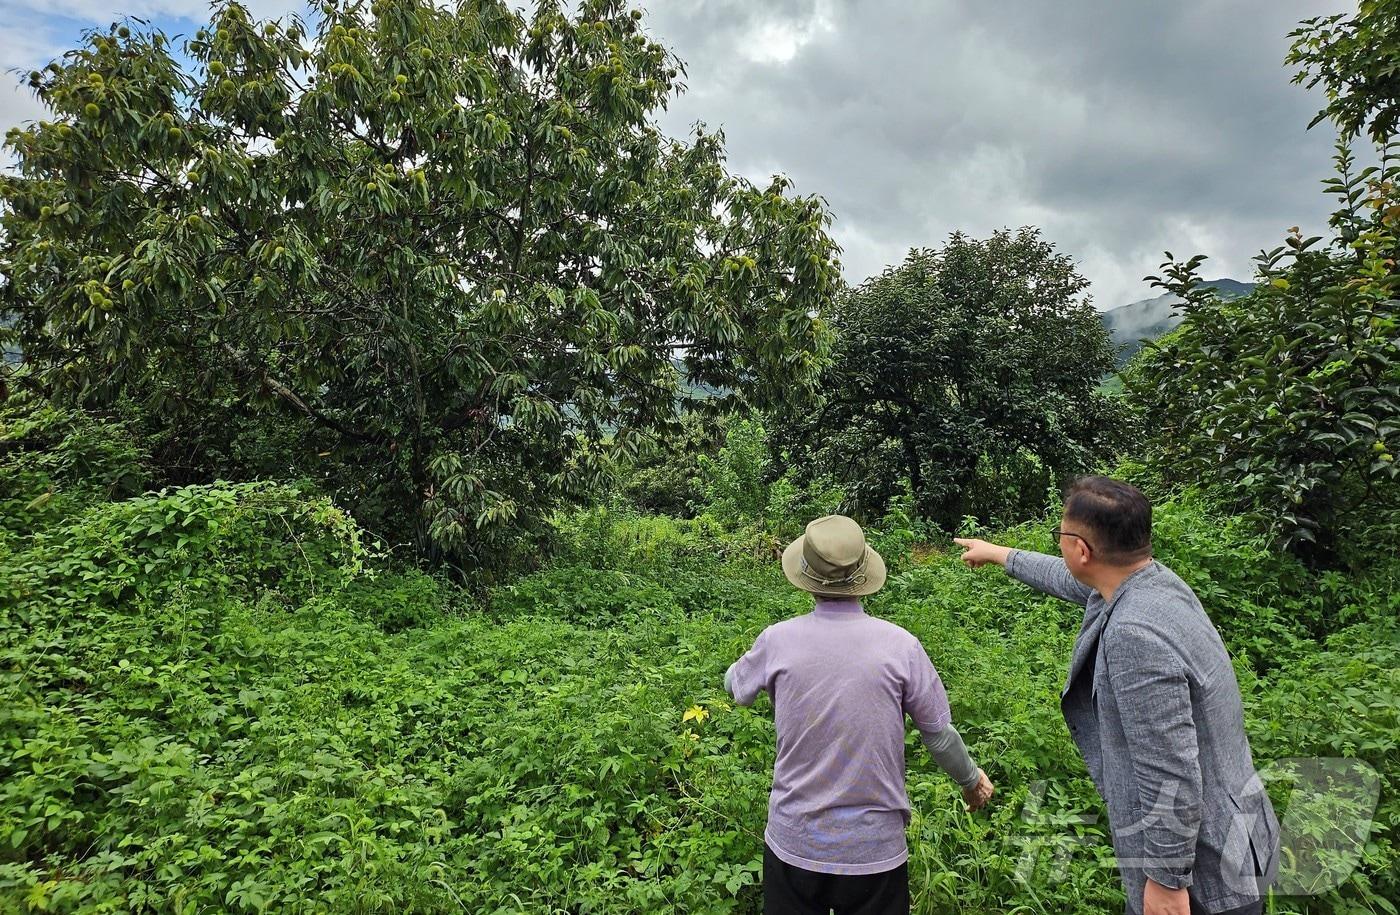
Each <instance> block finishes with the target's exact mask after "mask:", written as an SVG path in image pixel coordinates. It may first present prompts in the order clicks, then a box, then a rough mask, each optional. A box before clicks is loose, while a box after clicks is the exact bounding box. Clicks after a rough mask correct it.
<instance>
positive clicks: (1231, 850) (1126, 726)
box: [955, 476, 1279, 915]
mask: <svg viewBox="0 0 1400 915" xmlns="http://www.w3.org/2000/svg"><path fill="white" fill-rule="evenodd" d="M1052 533H1053V534H1054V536H1055V537H1056V538H1057V539H1058V542H1059V547H1060V552H1061V554H1062V556H1063V559H1058V558H1055V557H1053V556H1047V555H1045V554H1043V553H1034V552H1029V551H1026V550H1017V549H1008V548H1006V547H1002V546H997V545H996V544H992V543H988V542H986V541H984V540H972V539H961V538H956V541H955V542H957V543H958V544H960V545H962V546H963V547H965V552H964V553H963V555H962V559H963V561H964V562H966V563H967V564H968V565H969V566H972V567H977V566H981V565H984V564H986V563H989V562H994V563H997V564H998V565H1001V566H1003V567H1004V568H1005V569H1006V572H1007V574H1009V575H1011V576H1012V577H1013V578H1016V579H1018V580H1020V581H1022V582H1025V583H1026V584H1028V585H1030V586H1031V587H1033V588H1036V589H1038V590H1041V591H1044V592H1047V593H1049V594H1053V595H1055V596H1056V597H1060V598H1063V599H1064V600H1068V601H1073V602H1074V603H1076V604H1080V605H1081V606H1083V607H1084V622H1083V625H1081V627H1080V629H1079V637H1078V639H1077V640H1076V641H1075V645H1074V653H1073V656H1072V657H1071V659H1070V666H1069V677H1068V678H1067V680H1066V683H1065V687H1064V690H1063V691H1062V693H1061V695H1060V708H1061V710H1062V711H1063V713H1064V716H1065V721H1066V722H1067V723H1068V724H1069V730H1070V735H1071V737H1072V738H1073V739H1074V742H1075V744H1076V745H1077V746H1078V747H1079V750H1080V752H1081V753H1082V754H1083V756H1084V762H1085V764H1086V766H1087V767H1088V769H1089V775H1090V776H1091V777H1092V778H1093V780H1094V785H1095V786H1096V787H1097V788H1098V789H1099V793H1100V794H1101V795H1102V796H1103V799H1104V804H1105V806H1106V807H1107V810H1108V821H1109V829H1110V831H1111V832H1112V835H1113V846H1114V853H1115V856H1116V857H1117V859H1118V868H1119V873H1120V874H1121V875H1122V878H1123V885H1124V889H1125V891H1126V893H1127V903H1128V904H1127V911H1128V912H1129V913H1139V912H1140V913H1144V915H1197V913H1230V915H1236V913H1239V915H1245V913H1258V912H1260V911H1262V908H1263V902H1262V899H1261V896H1262V894H1263V893H1264V892H1265V891H1266V889H1267V887H1268V885H1269V884H1270V883H1272V882H1273V880H1274V877H1275V875H1276V873H1277V867H1278V856H1279V851H1278V836H1279V827H1278V820H1277V818H1276V817H1275V816H1274V811H1273V807H1272V805H1271V804H1270V803H1269V798H1268V795H1267V794H1265V793H1264V790H1263V785H1262V783H1261V782H1260V780H1259V776H1258V774H1257V773H1256V772H1255V770H1254V760H1253V757H1252V756H1251V754H1250V749H1249V740H1248V738H1246V736H1245V732H1244V711H1243V708H1242V705H1241V702H1240V690H1239V684H1238V682H1237V681H1236V679H1235V671H1234V668H1233V667H1232V666H1231V664H1230V657H1229V655H1228V654H1227V653H1226V651H1225V646H1224V644H1223V643H1222V642H1221V640H1220V635H1219V633H1217V632H1216V630H1215V626H1214V625H1213V624H1212V623H1211V621H1210V618H1209V617H1208V616H1206V613H1205V610H1204V609H1202V607H1201V602H1200V601H1199V600H1197V599H1196V595H1195V593H1194V592H1192V590H1191V588H1190V587H1189V586H1188V585H1187V584H1186V583H1185V582H1184V581H1182V580H1181V579H1180V578H1179V577H1177V575H1176V573H1174V572H1172V570H1171V569H1168V568H1167V567H1166V566H1164V565H1162V564H1161V563H1160V562H1158V561H1157V560H1155V559H1153V558H1152V507H1151V505H1150V504H1149V503H1148V501H1147V499H1146V498H1144V496H1143V495H1142V493H1141V492H1139V491H1138V489H1137V488H1136V487H1134V486H1131V485H1129V484H1127V483H1123V482H1120V481H1118V480H1113V479H1110V478H1108V477H1102V476H1088V477H1082V478H1080V479H1079V480H1077V481H1076V482H1075V483H1074V484H1073V485H1072V486H1071V487H1070V489H1069V490H1068V491H1067V493H1066V495H1065V502H1064V514H1063V518H1062V520H1061V522H1060V525H1059V527H1057V528H1056V529H1055V530H1054V531H1052Z"/></svg>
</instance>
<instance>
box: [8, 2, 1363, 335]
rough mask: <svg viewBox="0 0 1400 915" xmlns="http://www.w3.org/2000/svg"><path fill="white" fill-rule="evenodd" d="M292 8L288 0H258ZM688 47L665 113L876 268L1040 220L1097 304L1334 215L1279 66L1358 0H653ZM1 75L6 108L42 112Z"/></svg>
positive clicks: (845, 258) (1246, 260)
mask: <svg viewBox="0 0 1400 915" xmlns="http://www.w3.org/2000/svg"><path fill="white" fill-rule="evenodd" d="M249 5H250V6H251V7H252V9H253V10H254V12H255V13H257V14H259V15H263V16H270V15H278V14H280V13H282V12H284V11H286V10H289V9H293V8H299V4H298V3H296V2H295V0H292V2H282V3H279V2H278V0H253V2H251V3H250V4H249ZM207 9H208V7H207V6H206V5H204V4H203V3H200V2H197V0H130V2H128V3H126V4H125V5H123V6H120V7H114V6H111V5H110V4H109V2H105V0H0V68H3V69H4V70H5V71H7V76H9V75H10V74H9V73H8V71H10V70H13V69H20V70H22V71H24V72H27V71H28V70H30V69H32V68H35V67H39V66H42V65H43V64H45V63H47V62H48V61H49V60H51V59H52V58H53V57H55V56H57V55H60V54H61V53H62V51H63V50H64V49H65V48H69V47H73V46H74V45H75V44H76V42H77V40H78V37H79V35H80V33H81V31H82V30H83V29H84V28H86V27H88V26H92V25H106V24H108V23H110V22H112V21H113V20H115V19H118V18H121V17H122V16H125V15H138V16H143V17H145V18H148V19H151V20H152V21H153V22H154V23H155V24H157V25H159V26H161V27H162V28H164V29H165V30H166V32H167V34H175V33H182V34H189V33H191V32H193V31H194V29H195V28H197V27H198V25H199V24H200V23H201V22H203V21H204V19H205V18H206V11H207ZM646 9H647V10H648V17H647V19H646V24H647V28H648V31H649V32H650V33H651V35H652V36H653V37H654V38H657V39H658V40H660V41H661V42H663V43H664V44H666V45H668V46H669V47H670V48H672V50H674V51H675V52H676V53H677V54H678V55H679V56H680V57H681V59H682V60H684V61H685V62H686V65H687V77H686V80H685V81H686V83H687V85H688V90H687V91H686V93H685V94H684V95H682V96H681V97H680V98H678V99H675V100H674V101H673V102H672V104H671V107H670V109H669V110H668V111H666V112H665V113H664V114H662V116H661V124H662V126H663V128H665V129H666V130H667V131H668V132H670V133H673V134H678V135H684V134H685V133H687V132H688V129H689V126H690V125H691V124H692V123H694V122H696V121H704V122H705V123H706V124H707V125H708V126H710V127H711V128H715V127H722V128H723V129H724V131H725V135H726V137H727V144H726V147H727V149H728V151H729V156H730V166H731V168H732V169H733V170H735V171H737V172H739V173H741V174H743V175H745V176H747V177H749V178H751V179H753V180H755V181H765V180H766V179H767V178H768V176H770V175H772V174H773V173H775V172H783V173H785V174H787V175H788V176H790V177H791V178H792V179H793V180H794V181H795V182H796V185H797V189H798V191H799V192H802V193H814V194H820V195H821V196H823V197H824V198H825V199H826V200H827V202H828V204H829V205H830V208H831V210H832V213H833V214H834V216H835V223H834V225H833V233H834V234H835V236H836V239H837V241H838V242H839V243H840V244H841V246H842V247H843V248H844V254H843V255H842V262H843V265H844V268H845V274H846V278H847V279H848V280H849V281H851V282H853V283H856V282H860V281H861V280H862V279H864V278H865V277H867V276H870V275H871V274H874V273H878V272H879V271H880V270H881V269H883V268H884V267H885V266H886V265H887V264H892V263H897V262H899V261H900V260H902V259H903V257H904V254H905V253H906V252H907V251H908V249H909V248H910V247H915V246H919V247H924V246H927V247H936V246H938V245H940V244H941V243H942V242H943V241H944V240H945V239H946V238H947V236H948V233H950V232H952V231H954V230H957V229H960V230H963V231H965V232H968V233H970V234H973V235H986V234H988V233H990V232H991V231H993V230H994V229H997V228H1000V227H1012V228H1014V227H1016V226H1021V225H1035V226H1039V227H1040V228H1041V229H1043V230H1044V233H1045V237H1046V238H1048V239H1049V240H1050V241H1052V242H1054V243H1055V245H1056V246H1057V247H1058V248H1059V249H1060V250H1062V251H1065V252H1067V253H1069V254H1070V255H1072V256H1073V257H1074V258H1075V260H1076V261H1077V262H1078V264H1079V267H1080V271H1081V272H1082V273H1083V274H1084V275H1085V276H1086V277H1088V278H1089V280H1090V281H1091V283H1092V286H1091V287H1090V292H1091V293H1092V295H1093V299H1094V303H1095V305H1096V306H1097V307H1099V308H1100V309H1106V308H1112V307H1114V306H1117V305H1121V304H1124V303H1126V302H1129V301H1133V300H1135V299H1140V298H1146V297H1149V296H1152V295H1155V294H1156V291H1154V290H1152V289H1150V288H1149V287H1148V286H1147V284H1145V283H1144V282H1142V277H1143V276H1144V275H1146V274H1149V273H1155V272H1157V266H1158V264H1159V263H1160V262H1161V261H1162V252H1163V251H1164V250H1170V251H1172V252H1173V253H1175V254H1177V255H1178V256H1183V257H1184V256H1186V255H1189V254H1194V253H1202V254H1206V255H1208V256H1209V258H1210V260H1209V261H1208V262H1207V265H1206V268H1205V272H1206V274H1207V275H1208V276H1211V277H1215V276H1230V277H1234V278H1236V279H1242V280H1248V279H1249V278H1250V277H1251V274H1252V269H1251V265H1250V259H1251V258H1252V257H1253V256H1254V255H1255V254H1256V253H1258V251H1259V250H1260V249H1261V248H1264V247H1270V248H1271V247H1274V246H1276V245H1278V244H1280V243H1281V241H1282V238H1283V235H1284V234H1285V232H1286V231H1287V229H1288V227H1289V226H1293V225H1301V226H1302V227H1303V228H1304V230H1305V231H1311V232H1312V233H1313V234H1323V233H1325V231H1326V216H1327V213H1328V212H1330V206H1329V198H1327V197H1325V196H1324V195H1323V194H1322V192H1321V189H1320V184H1319V182H1320V181H1321V180H1322V179H1323V178H1325V177H1327V176H1328V175H1329V173H1330V169H1331V163H1330V157H1331V155H1332V144H1333V142H1334V136H1333V134H1332V133H1331V132H1330V130H1329V129H1328V127H1327V125H1325V124H1323V125H1319V126H1318V127H1315V128H1313V130H1311V131H1308V130H1305V126H1306V125H1307V123H1308V121H1309V120H1310V119H1311V117H1312V115H1313V114H1314V113H1315V112H1316V111H1317V110H1318V108H1320V107H1321V104H1322V103H1321V101H1320V94H1319V93H1317V92H1315V91H1314V92H1308V91H1305V90H1304V89H1303V88H1301V87H1299V86H1295V85H1293V84H1291V83H1290V81H1289V77H1290V76H1291V72H1290V71H1289V70H1288V69H1286V68H1285V67H1284V66H1283V57H1284V55H1285V53H1286V52H1287V48H1288V43H1289V42H1288V37H1287V36H1288V33H1289V32H1290V31H1291V30H1292V29H1293V28H1294V27H1296V25H1297V23H1298V21H1299V20H1301V19H1304V18H1307V17H1310V16H1316V15H1323V14H1326V13H1331V12H1345V11H1349V10H1351V9H1354V4H1353V3H1347V2H1344V0H1171V2H1163V0H1151V2H1148V0H1056V2H1048V0H650V2H649V3H647V4H646ZM7 82H8V83H9V85H8V86H0V131H3V129H5V128H8V127H9V126H10V125H12V124H16V123H20V122H22V121H25V120H28V119H31V118H35V117H38V116H39V109H38V107H37V105H36V103H35V101H34V99H33V98H32V96H31V95H30V94H29V91H28V90H27V89H21V88H13V89H12V88H11V87H13V86H15V82H16V80H15V79H9V80H7Z"/></svg>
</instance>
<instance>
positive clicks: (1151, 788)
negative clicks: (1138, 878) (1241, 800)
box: [1104, 624, 1201, 889]
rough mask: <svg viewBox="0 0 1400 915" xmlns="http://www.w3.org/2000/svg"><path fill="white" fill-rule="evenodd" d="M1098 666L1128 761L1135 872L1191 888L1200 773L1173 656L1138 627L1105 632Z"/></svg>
mask: <svg viewBox="0 0 1400 915" xmlns="http://www.w3.org/2000/svg"><path fill="white" fill-rule="evenodd" d="M1104 640H1105V641H1104V663H1105V664H1106V666H1107V668H1108V680H1109V684H1110V686H1111V688H1112V690H1113V701H1114V703H1115V704H1116V706H1117V708H1118V713H1119V715H1120V716H1121V718H1122V722H1123V732H1124V736H1125V737H1126V739H1127V743H1128V752H1129V755H1130V756H1131V759H1132V767H1131V768H1132V778H1133V782H1134V784H1135V787H1136V791H1137V802H1138V811H1137V812H1138V815H1139V816H1140V819H1139V820H1138V821H1137V822H1136V823H1133V824H1131V825H1130V826H1128V827H1127V829H1128V830H1129V831H1130V832H1132V833H1138V832H1140V833H1142V837H1143V857H1144V859H1145V860H1144V861H1143V862H1142V868H1143V870H1144V872H1145V873H1146V874H1147V876H1148V877H1149V878H1150V879H1152V880H1154V881H1156V882H1157V883H1160V884H1161V885H1162V886H1165V887H1169V888H1171V889H1180V888H1181V887H1186V886H1190V885H1191V870H1192V867H1193V866H1194V865H1195V856H1196V836H1197V833H1198V831H1199V830H1200V825H1201V768H1200V760H1199V755H1198V747H1197V743H1196V724H1195V719H1194V717H1193V716H1192V713H1191V684H1190V682H1189V680H1188V679H1187V675H1186V665H1185V663H1184V661H1183V660H1182V658H1181V656H1180V654H1178V653H1177V651H1176V650H1175V649H1174V648H1173V647H1172V646H1171V645H1170V644H1169V643H1168V642H1167V641H1166V640H1165V639H1163V638H1162V636H1161V635H1160V634H1158V633H1156V632H1154V631H1152V630H1150V629H1148V628H1147V627H1144V626H1141V625H1126V624H1125V625H1120V626H1116V627H1114V629H1113V631H1112V632H1111V633H1109V632H1105V633H1104Z"/></svg>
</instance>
